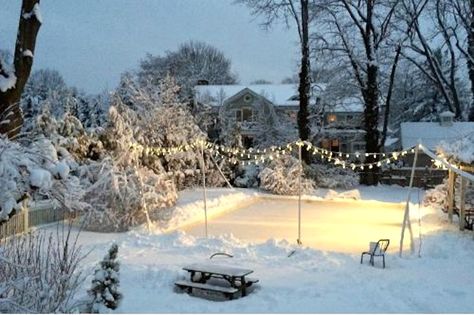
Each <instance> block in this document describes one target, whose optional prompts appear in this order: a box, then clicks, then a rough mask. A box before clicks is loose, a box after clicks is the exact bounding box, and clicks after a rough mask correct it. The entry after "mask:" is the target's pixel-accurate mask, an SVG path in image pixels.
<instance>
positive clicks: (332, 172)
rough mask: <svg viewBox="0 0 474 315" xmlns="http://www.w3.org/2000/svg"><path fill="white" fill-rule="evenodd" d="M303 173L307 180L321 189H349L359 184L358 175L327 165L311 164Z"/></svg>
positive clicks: (348, 170)
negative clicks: (310, 180)
mask: <svg viewBox="0 0 474 315" xmlns="http://www.w3.org/2000/svg"><path fill="white" fill-rule="evenodd" d="M304 172H305V174H306V176H307V177H308V178H311V179H312V180H314V182H315V185H316V186H317V187H321V188H331V189H333V188H345V189H348V188H351V187H354V186H357V185H358V184H359V175H358V174H357V173H356V172H354V171H352V170H350V169H347V168H345V169H343V168H342V167H338V166H332V165H327V164H311V165H309V166H306V167H305V169H304Z"/></svg>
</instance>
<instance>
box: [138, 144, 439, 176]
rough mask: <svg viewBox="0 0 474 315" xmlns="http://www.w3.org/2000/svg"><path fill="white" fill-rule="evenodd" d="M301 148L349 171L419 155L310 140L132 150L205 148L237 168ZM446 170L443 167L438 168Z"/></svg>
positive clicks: (158, 151)
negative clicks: (335, 147) (340, 148)
mask: <svg viewBox="0 0 474 315" xmlns="http://www.w3.org/2000/svg"><path fill="white" fill-rule="evenodd" d="M298 147H306V150H307V151H309V152H310V153H311V154H312V155H314V156H318V157H319V158H320V159H321V160H322V161H323V162H328V163H333V164H334V165H335V166H339V167H342V168H349V169H352V170H364V169H366V168H367V169H373V168H374V167H382V166H386V165H390V164H391V163H393V162H395V161H397V160H398V159H400V158H401V157H404V156H406V155H407V154H409V153H414V152H415V147H412V148H410V149H406V150H400V151H393V152H382V153H380V152H375V153H359V152H335V151H329V150H327V149H324V148H321V147H317V146H314V145H312V144H311V143H309V142H307V141H301V140H296V141H293V142H290V143H288V144H286V145H283V146H272V147H269V148H265V149H254V148H249V149H243V148H238V147H229V146H225V145H219V144H215V143H212V142H209V141H207V140H204V139H197V140H195V141H193V142H191V143H190V144H187V145H180V146H174V147H150V146H143V145H140V144H132V145H131V146H130V149H134V150H138V151H140V152H143V153H145V154H148V155H158V156H166V155H174V154H180V153H185V152H188V151H194V150H196V149H201V148H204V150H205V151H207V152H209V153H210V154H213V155H214V156H215V157H217V158H220V159H226V160H227V161H228V162H230V163H231V164H234V165H237V164H240V165H243V166H245V165H251V164H254V165H259V164H264V163H265V162H270V161H272V160H274V159H278V158H280V156H283V155H287V154H291V153H292V152H293V150H294V149H296V148H298ZM369 157H372V158H374V159H376V160H375V161H374V162H370V163H365V162H359V161H358V160H361V159H365V158H369ZM435 166H437V167H443V165H439V164H438V165H435Z"/></svg>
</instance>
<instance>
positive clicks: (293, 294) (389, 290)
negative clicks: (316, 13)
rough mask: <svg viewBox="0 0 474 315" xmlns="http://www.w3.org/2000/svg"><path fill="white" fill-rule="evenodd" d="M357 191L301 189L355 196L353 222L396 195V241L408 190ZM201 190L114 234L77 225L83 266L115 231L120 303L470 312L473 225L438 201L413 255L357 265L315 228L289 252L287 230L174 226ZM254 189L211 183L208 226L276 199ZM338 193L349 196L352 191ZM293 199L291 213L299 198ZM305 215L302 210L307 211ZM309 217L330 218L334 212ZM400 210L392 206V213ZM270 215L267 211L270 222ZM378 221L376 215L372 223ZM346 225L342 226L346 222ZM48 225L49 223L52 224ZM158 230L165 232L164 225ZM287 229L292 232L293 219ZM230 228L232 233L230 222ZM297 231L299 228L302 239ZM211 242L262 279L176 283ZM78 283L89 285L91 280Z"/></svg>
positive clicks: (196, 216)
mask: <svg viewBox="0 0 474 315" xmlns="http://www.w3.org/2000/svg"><path fill="white" fill-rule="evenodd" d="M358 192H359V194H360V198H361V199H362V201H348V200H347V199H346V200H345V201H340V200H335V201H321V200H322V199H324V198H325V197H327V198H332V197H334V196H336V197H337V193H335V192H330V191H327V190H318V191H316V192H315V194H314V195H312V196H306V197H305V198H304V199H306V200H309V199H312V200H319V201H315V203H321V204H331V205H332V206H334V204H335V203H337V202H339V203H340V204H341V205H344V207H346V206H348V205H349V206H350V205H353V207H354V209H356V210H355V211H356V212H355V214H356V215H355V219H356V222H359V220H358V219H357V214H358V213H359V214H360V211H362V210H363V209H360V204H362V205H363V206H364V207H362V208H365V206H366V205H368V204H376V203H375V202H373V201H371V202H369V200H378V201H383V202H392V203H396V204H398V205H390V206H389V207H387V208H380V210H379V211H388V212H394V213H391V214H390V215H389V219H390V222H387V225H386V226H387V229H389V230H390V231H391V229H394V231H395V230H396V231H398V233H395V234H391V236H390V237H392V235H393V236H394V237H396V238H395V239H391V241H392V244H391V246H392V249H395V250H396V249H397V247H398V241H399V232H400V228H399V226H396V219H395V218H396V217H398V214H403V212H402V210H399V209H400V202H403V201H404V198H406V194H407V190H406V189H404V188H400V187H384V186H379V187H371V188H368V187H359V189H358ZM201 194H202V192H201V191H185V192H182V193H181V196H180V199H179V200H180V201H179V204H178V206H177V209H176V211H175V214H177V216H176V217H175V218H174V220H173V221H172V222H171V223H170V224H169V225H168V226H167V227H155V228H154V230H153V232H152V233H150V232H148V231H147V230H146V229H145V228H141V229H137V230H135V231H131V232H128V233H120V234H99V233H91V232H82V233H81V235H80V243H81V244H82V245H83V246H84V249H85V250H92V252H91V254H90V255H89V256H88V257H87V260H86V264H87V267H90V268H92V267H93V266H94V265H95V263H96V262H97V261H98V260H99V259H100V258H101V257H102V256H103V255H104V254H105V252H106V251H107V249H108V247H109V246H110V244H111V243H112V242H113V241H114V242H117V243H118V245H119V258H120V260H121V264H122V265H121V290H122V292H123V294H124V300H123V303H122V305H121V306H120V307H119V309H118V311H119V312H129V313H136V312H141V313H147V312H153V313H157V312H158V313H161V312H163V313H187V312H198V313H202V312H205V313H221V312H224V313H229V312H230V313H242V312H247V313H253V312H256V313H261V312H279V313H281V312H292V313H293V312H296V313H299V312H325V313H332V312H336V313H341V312H356V313H357V312H363V313H374V312H375V313H386V312H406V313H411V312H422V313H431V312H470V313H472V312H474V303H473V300H472V297H473V294H474V281H473V279H474V277H473V275H474V269H473V266H474V239H473V235H472V232H464V233H461V232H459V231H458V230H457V227H456V226H455V225H450V224H448V223H447V222H446V219H445V217H444V215H442V214H440V213H438V212H437V211H436V210H433V209H429V208H423V209H422V212H421V213H422V214H423V218H422V232H423V243H422V251H421V258H419V257H418V256H417V255H413V256H409V255H406V257H404V258H399V257H398V255H397V254H396V252H391V253H389V254H388V258H387V268H386V269H381V268H380V267H379V266H380V265H378V267H376V268H373V267H371V266H369V265H368V264H364V265H360V263H359V259H360V255H359V253H358V252H357V251H355V250H346V251H347V252H348V253H345V252H336V251H327V250H324V249H325V248H326V247H325V246H324V244H321V246H320V247H318V242H320V243H321V242H323V241H324V240H325V239H327V240H328V241H329V240H330V238H324V237H323V238H321V239H319V240H318V242H314V243H312V244H309V245H312V246H314V247H302V248H299V249H298V250H297V251H296V253H295V254H294V255H292V256H291V257H288V254H289V253H290V252H291V251H292V250H294V249H295V248H296V246H295V245H294V244H293V243H294V239H295V237H294V236H293V235H292V236H291V237H289V238H288V240H281V239H279V240H278V239H274V238H272V236H269V237H268V239H267V240H261V236H262V235H259V236H258V237H257V241H256V242H254V241H249V240H245V239H238V238H237V237H236V236H233V235H230V234H229V233H227V234H226V235H220V236H214V235H213V236H211V237H210V238H209V239H205V238H204V237H196V236H193V235H190V234H186V233H185V232H182V231H180V230H174V231H173V229H174V228H179V229H189V225H188V223H198V222H199V220H202V201H201V200H200V198H201ZM259 194H260V193H257V192H255V191H250V190H235V191H230V190H225V189H215V190H211V191H209V194H208V196H209V199H210V200H209V202H208V206H209V214H210V217H214V218H215V220H214V219H210V226H211V224H212V222H213V221H215V222H217V221H218V220H219V215H221V214H222V216H221V218H225V217H226V216H227V217H228V218H229V217H230V218H231V217H232V216H238V214H239V211H241V210H238V208H242V207H243V208H246V207H247V208H248V207H250V209H252V206H253V205H260V206H259V207H260V208H261V210H262V211H263V212H265V213H267V212H268V211H270V210H271V209H272V207H268V205H272V204H273V205H274V206H275V205H277V204H278V202H277V201H275V199H274V200H270V201H269V202H268V205H267V207H266V206H265V203H263V204H262V203H261V200H260V201H259V199H258V198H257V195H259ZM346 195H349V196H354V192H352V193H350V194H346ZM339 196H341V195H339ZM417 198H418V196H417V194H415V198H414V200H413V201H414V202H417ZM293 201H294V200H293ZM288 202H289V201H287V200H286V201H284V200H282V201H281V203H288ZM305 205H306V203H305ZM378 205H383V204H381V203H380V204H378ZM385 205H387V204H385ZM294 209H295V210H294V214H295V215H296V210H297V208H296V207H295V208H294ZM334 209H335V208H333V209H330V210H331V211H333V210H334ZM397 209H398V210H397ZM234 210H235V211H234ZM279 210H282V209H281V208H280V209H278V208H275V211H279ZM248 211H250V210H247V212H248ZM327 211H329V210H327ZM254 212H256V216H255V218H256V219H257V220H261V219H262V218H260V217H259V216H260V214H259V211H258V209H254ZM307 212H308V210H306V213H307ZM366 214H367V215H369V213H366ZM246 215H247V216H248V215H249V213H247V214H246ZM306 215H307V217H306V218H308V214H306ZM374 215H375V213H374ZM377 215H378V214H377ZM377 215H375V217H377ZM412 215H413V216H412V222H413V224H414V228H415V229H414V230H415V236H416V237H417V236H418V228H417V227H418V212H417V211H415V213H412ZM314 218H315V219H318V220H326V219H328V218H329V219H330V220H333V221H337V220H335V219H337V215H336V217H333V216H329V217H326V216H324V215H321V216H315V217H314ZM401 218H402V217H401V216H400V217H399V219H400V220H401ZM248 219H250V217H248ZM273 219H274V216H270V217H266V220H267V221H268V222H270V221H271V220H273ZM339 219H341V220H346V219H347V218H339ZM343 222H345V223H343V225H344V224H347V221H343ZM292 223H293V222H292ZM379 223H380V222H375V221H374V224H379ZM366 226H369V225H366ZM381 226H383V224H382V225H381ZM381 226H379V228H381ZM328 227H329V226H326V228H328ZM345 227H346V228H347V225H346V226H345ZM49 228H50V229H54V227H52V226H51V227H49ZM234 228H235V227H234ZM334 228H335V229H338V228H339V227H337V222H334ZM164 230H165V231H167V233H163V232H162V231H164ZM268 231H271V229H268ZM294 231H295V233H296V227H294ZM318 231H320V230H318ZM339 231H341V232H338V233H339V234H341V233H344V229H342V230H339ZM329 232H331V231H328V233H329ZM306 233H307V231H306ZM319 233H323V232H319ZM331 233H332V232H331ZM357 233H358V232H357V231H356V230H351V229H348V230H347V233H344V234H343V235H341V236H340V237H342V238H346V239H348V240H351V239H352V238H358V236H357V235H358V234H357ZM390 233H392V232H390ZM196 234H197V235H199V233H196ZM234 234H235V235H238V234H239V233H237V231H236V232H235V233H234ZM275 234H278V233H275ZM306 235H307V234H306ZM276 236H278V235H276ZM364 237H366V235H364ZM380 237H383V235H381V236H380ZM304 239H305V234H303V241H304ZM368 241H369V239H367V242H368ZM338 242H339V240H338ZM305 245H308V244H305ZM365 246H367V245H365ZM321 248H323V250H321ZM362 250H365V247H363V248H360V251H362ZM218 251H224V252H227V253H232V254H233V255H234V258H217V259H215V262H216V263H224V264H232V265H239V266H243V267H245V268H250V269H253V270H254V271H255V273H254V276H255V277H257V278H259V279H260V283H259V286H258V287H257V288H256V289H255V291H254V292H252V293H251V294H250V295H249V296H247V297H245V298H242V299H237V300H233V301H225V302H213V301H208V300H204V299H200V298H196V297H192V296H188V295H187V294H180V293H176V292H174V290H173V283H174V281H175V280H177V279H178V278H183V277H185V276H186V272H184V271H182V270H181V268H182V266H184V265H186V264H189V263H194V262H209V256H210V255H211V254H212V253H214V252H218ZM212 262H214V260H212ZM377 262H378V261H376V263H377ZM91 273H92V272H91ZM88 281H89V279H88ZM85 285H86V286H89V285H90V282H86V284H85Z"/></svg>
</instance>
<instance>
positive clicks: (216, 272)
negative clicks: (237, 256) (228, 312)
mask: <svg viewBox="0 0 474 315" xmlns="http://www.w3.org/2000/svg"><path fill="white" fill-rule="evenodd" d="M183 269H184V270H186V271H188V272H189V273H190V280H191V281H186V280H181V281H177V282H176V283H175V284H176V285H177V286H179V287H182V288H188V289H192V288H198V289H202V290H209V291H219V292H222V293H224V295H225V296H228V297H229V298H230V299H232V298H233V295H234V293H236V292H241V296H246V295H247V287H248V286H250V285H252V284H253V283H256V282H258V280H257V279H246V276H248V275H249V274H251V273H253V270H250V269H243V268H237V267H233V266H225V265H217V264H191V265H188V266H185V267H183ZM211 278H219V279H224V280H226V281H227V282H228V284H229V285H230V287H224V286H217V285H211V284H207V281H208V280H209V279H211Z"/></svg>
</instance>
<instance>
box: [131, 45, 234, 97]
mask: <svg viewBox="0 0 474 315" xmlns="http://www.w3.org/2000/svg"><path fill="white" fill-rule="evenodd" d="M167 75H170V76H172V77H174V78H175V79H176V83H177V84H178V85H179V86H180V87H181V91H180V97H181V99H182V100H184V101H185V102H190V101H191V100H192V98H193V88H194V86H195V85H197V84H198V83H199V82H200V81H205V82H207V84H235V83H236V82H237V76H236V75H235V74H234V73H232V70H231V61H230V59H229V58H227V57H226V56H225V55H224V54H223V53H222V52H221V51H219V50H218V49H217V48H215V47H213V46H211V45H209V44H206V43H204V42H199V41H189V42H186V43H184V44H182V45H181V46H180V47H179V48H178V50H177V51H169V52H167V53H166V54H165V56H153V55H150V54H149V55H147V56H146V57H145V59H144V60H142V61H141V63H140V70H139V72H138V78H139V80H140V82H149V81H150V80H151V82H152V83H153V84H154V85H155V86H157V85H158V84H159V82H160V81H161V80H163V79H164V78H165V77H166V76H167Z"/></svg>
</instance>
